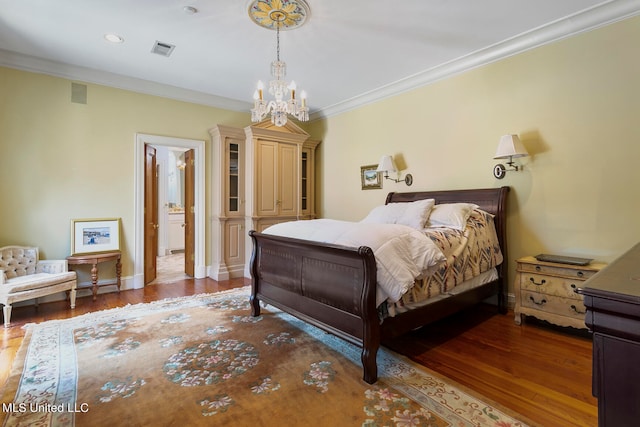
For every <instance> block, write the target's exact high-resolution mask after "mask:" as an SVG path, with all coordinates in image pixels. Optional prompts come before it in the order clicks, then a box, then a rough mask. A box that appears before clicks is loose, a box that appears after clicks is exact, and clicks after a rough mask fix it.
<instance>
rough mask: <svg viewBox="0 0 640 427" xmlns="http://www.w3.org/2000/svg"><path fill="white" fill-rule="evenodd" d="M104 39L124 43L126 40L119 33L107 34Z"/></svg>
mask: <svg viewBox="0 0 640 427" xmlns="http://www.w3.org/2000/svg"><path fill="white" fill-rule="evenodd" d="M104 39H105V40H106V41H108V42H111V43H122V42H124V38H123V37H122V36H119V35H117V34H105V35H104Z"/></svg>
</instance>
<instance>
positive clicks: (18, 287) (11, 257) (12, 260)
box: [0, 246, 77, 328]
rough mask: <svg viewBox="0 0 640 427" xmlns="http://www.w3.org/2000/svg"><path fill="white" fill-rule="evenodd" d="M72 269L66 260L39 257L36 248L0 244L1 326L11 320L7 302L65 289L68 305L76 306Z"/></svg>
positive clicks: (9, 307)
mask: <svg viewBox="0 0 640 427" xmlns="http://www.w3.org/2000/svg"><path fill="white" fill-rule="evenodd" d="M76 284H77V282H76V273H75V271H69V270H68V266H67V261H66V260H40V259H39V253H38V248H33V247H25V246H5V247H3V248H0V304H3V305H4V307H3V312H4V327H5V328H6V327H8V326H9V322H10V321H11V304H13V303H14V302H18V301H25V300H29V299H35V300H36V304H37V303H38V300H37V299H38V298H39V297H42V296H45V295H51V294H55V293H58V292H64V291H68V292H69V300H70V301H71V308H75V306H76Z"/></svg>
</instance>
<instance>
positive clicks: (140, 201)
mask: <svg viewBox="0 0 640 427" xmlns="http://www.w3.org/2000/svg"><path fill="white" fill-rule="evenodd" d="M147 147H155V148H157V149H160V150H168V149H173V150H177V151H180V152H184V153H190V154H191V157H188V156H187V159H185V162H188V164H189V165H190V166H191V173H185V177H184V182H185V184H184V185H185V189H184V194H185V197H186V198H187V200H185V201H184V207H185V209H184V214H185V216H190V218H187V219H186V221H185V223H187V222H188V221H189V220H190V221H191V227H192V231H191V232H190V233H189V232H187V233H185V237H187V236H191V237H192V239H193V241H191V242H185V245H187V244H189V245H191V247H192V248H193V256H192V257H191V256H190V259H189V260H188V261H191V271H188V272H189V273H190V274H189V275H191V276H193V277H195V278H203V277H205V276H206V266H205V264H204V247H205V238H204V224H205V219H204V218H205V206H204V199H205V198H204V175H205V173H204V141H200V140H191V139H183V138H173V137H165V136H158V135H148V134H137V135H136V141H135V159H136V160H135V180H136V184H135V185H136V191H135V199H136V201H135V224H136V227H135V228H136V229H135V251H134V288H142V287H144V285H145V282H149V281H150V280H149V274H150V273H149V272H148V269H149V268H150V267H153V268H152V269H157V265H156V266H151V265H150V264H151V263H152V262H153V263H155V262H154V261H155V260H156V258H155V256H156V255H157V252H158V249H157V248H153V244H152V243H150V240H149V239H148V238H147V239H145V229H152V230H153V229H155V230H157V229H158V228H159V223H158V220H153V219H151V220H150V218H153V217H149V216H148V215H146V214H145V213H148V212H149V209H147V208H146V207H145V200H147V201H148V198H147V197H146V196H147V195H148V193H149V192H150V191H152V189H151V188H150V187H148V186H147V185H145V181H148V179H147V180H145V173H146V172H148V170H149V168H150V166H149V165H148V159H147V156H148V152H147V150H146V148H147ZM153 168H154V169H156V170H157V165H156V166H153ZM186 169H188V168H185V170H186ZM189 189H193V191H189ZM164 191H166V189H165V190H164ZM189 194H190V195H189ZM164 197H166V195H165V196H164ZM189 197H191V199H192V200H191V201H189V200H188V198H189ZM168 203H169V202H167V204H168ZM172 203H175V202H172ZM156 206H157V205H156ZM187 206H188V207H187ZM145 216H146V218H145ZM164 225H165V226H168V224H164ZM146 234H147V235H149V230H147V233H146ZM185 252H186V251H185ZM177 253H179V252H178V251H177ZM183 255H184V254H183ZM182 258H183V259H184V256H183V257H182ZM188 264H189V263H188V262H187V265H188ZM187 268H188V267H187ZM145 276H147V277H146V278H145Z"/></svg>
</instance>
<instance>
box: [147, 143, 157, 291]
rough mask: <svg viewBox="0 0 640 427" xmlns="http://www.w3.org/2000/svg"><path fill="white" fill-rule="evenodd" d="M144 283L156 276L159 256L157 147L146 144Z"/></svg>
mask: <svg viewBox="0 0 640 427" xmlns="http://www.w3.org/2000/svg"><path fill="white" fill-rule="evenodd" d="M144 153H145V164H144V283H145V285H146V284H147V283H149V282H151V281H153V280H154V279H155V278H156V267H157V264H156V257H157V256H158V174H157V168H156V167H157V165H156V149H155V148H154V147H152V146H151V145H149V144H145V145H144Z"/></svg>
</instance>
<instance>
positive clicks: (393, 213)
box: [360, 199, 435, 230]
mask: <svg viewBox="0 0 640 427" xmlns="http://www.w3.org/2000/svg"><path fill="white" fill-rule="evenodd" d="M434 204H435V200H434V199H424V200H416V201H415V202H402V203H389V204H387V205H382V206H377V207H375V208H373V209H372V210H371V212H369V215H367V216H366V217H365V218H364V219H363V220H362V221H360V222H370V223H376V224H402V225H407V226H409V227H413V228H415V229H417V230H422V229H423V228H424V227H425V224H426V222H427V218H429V213H430V212H431V209H432V208H433V205H434Z"/></svg>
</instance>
